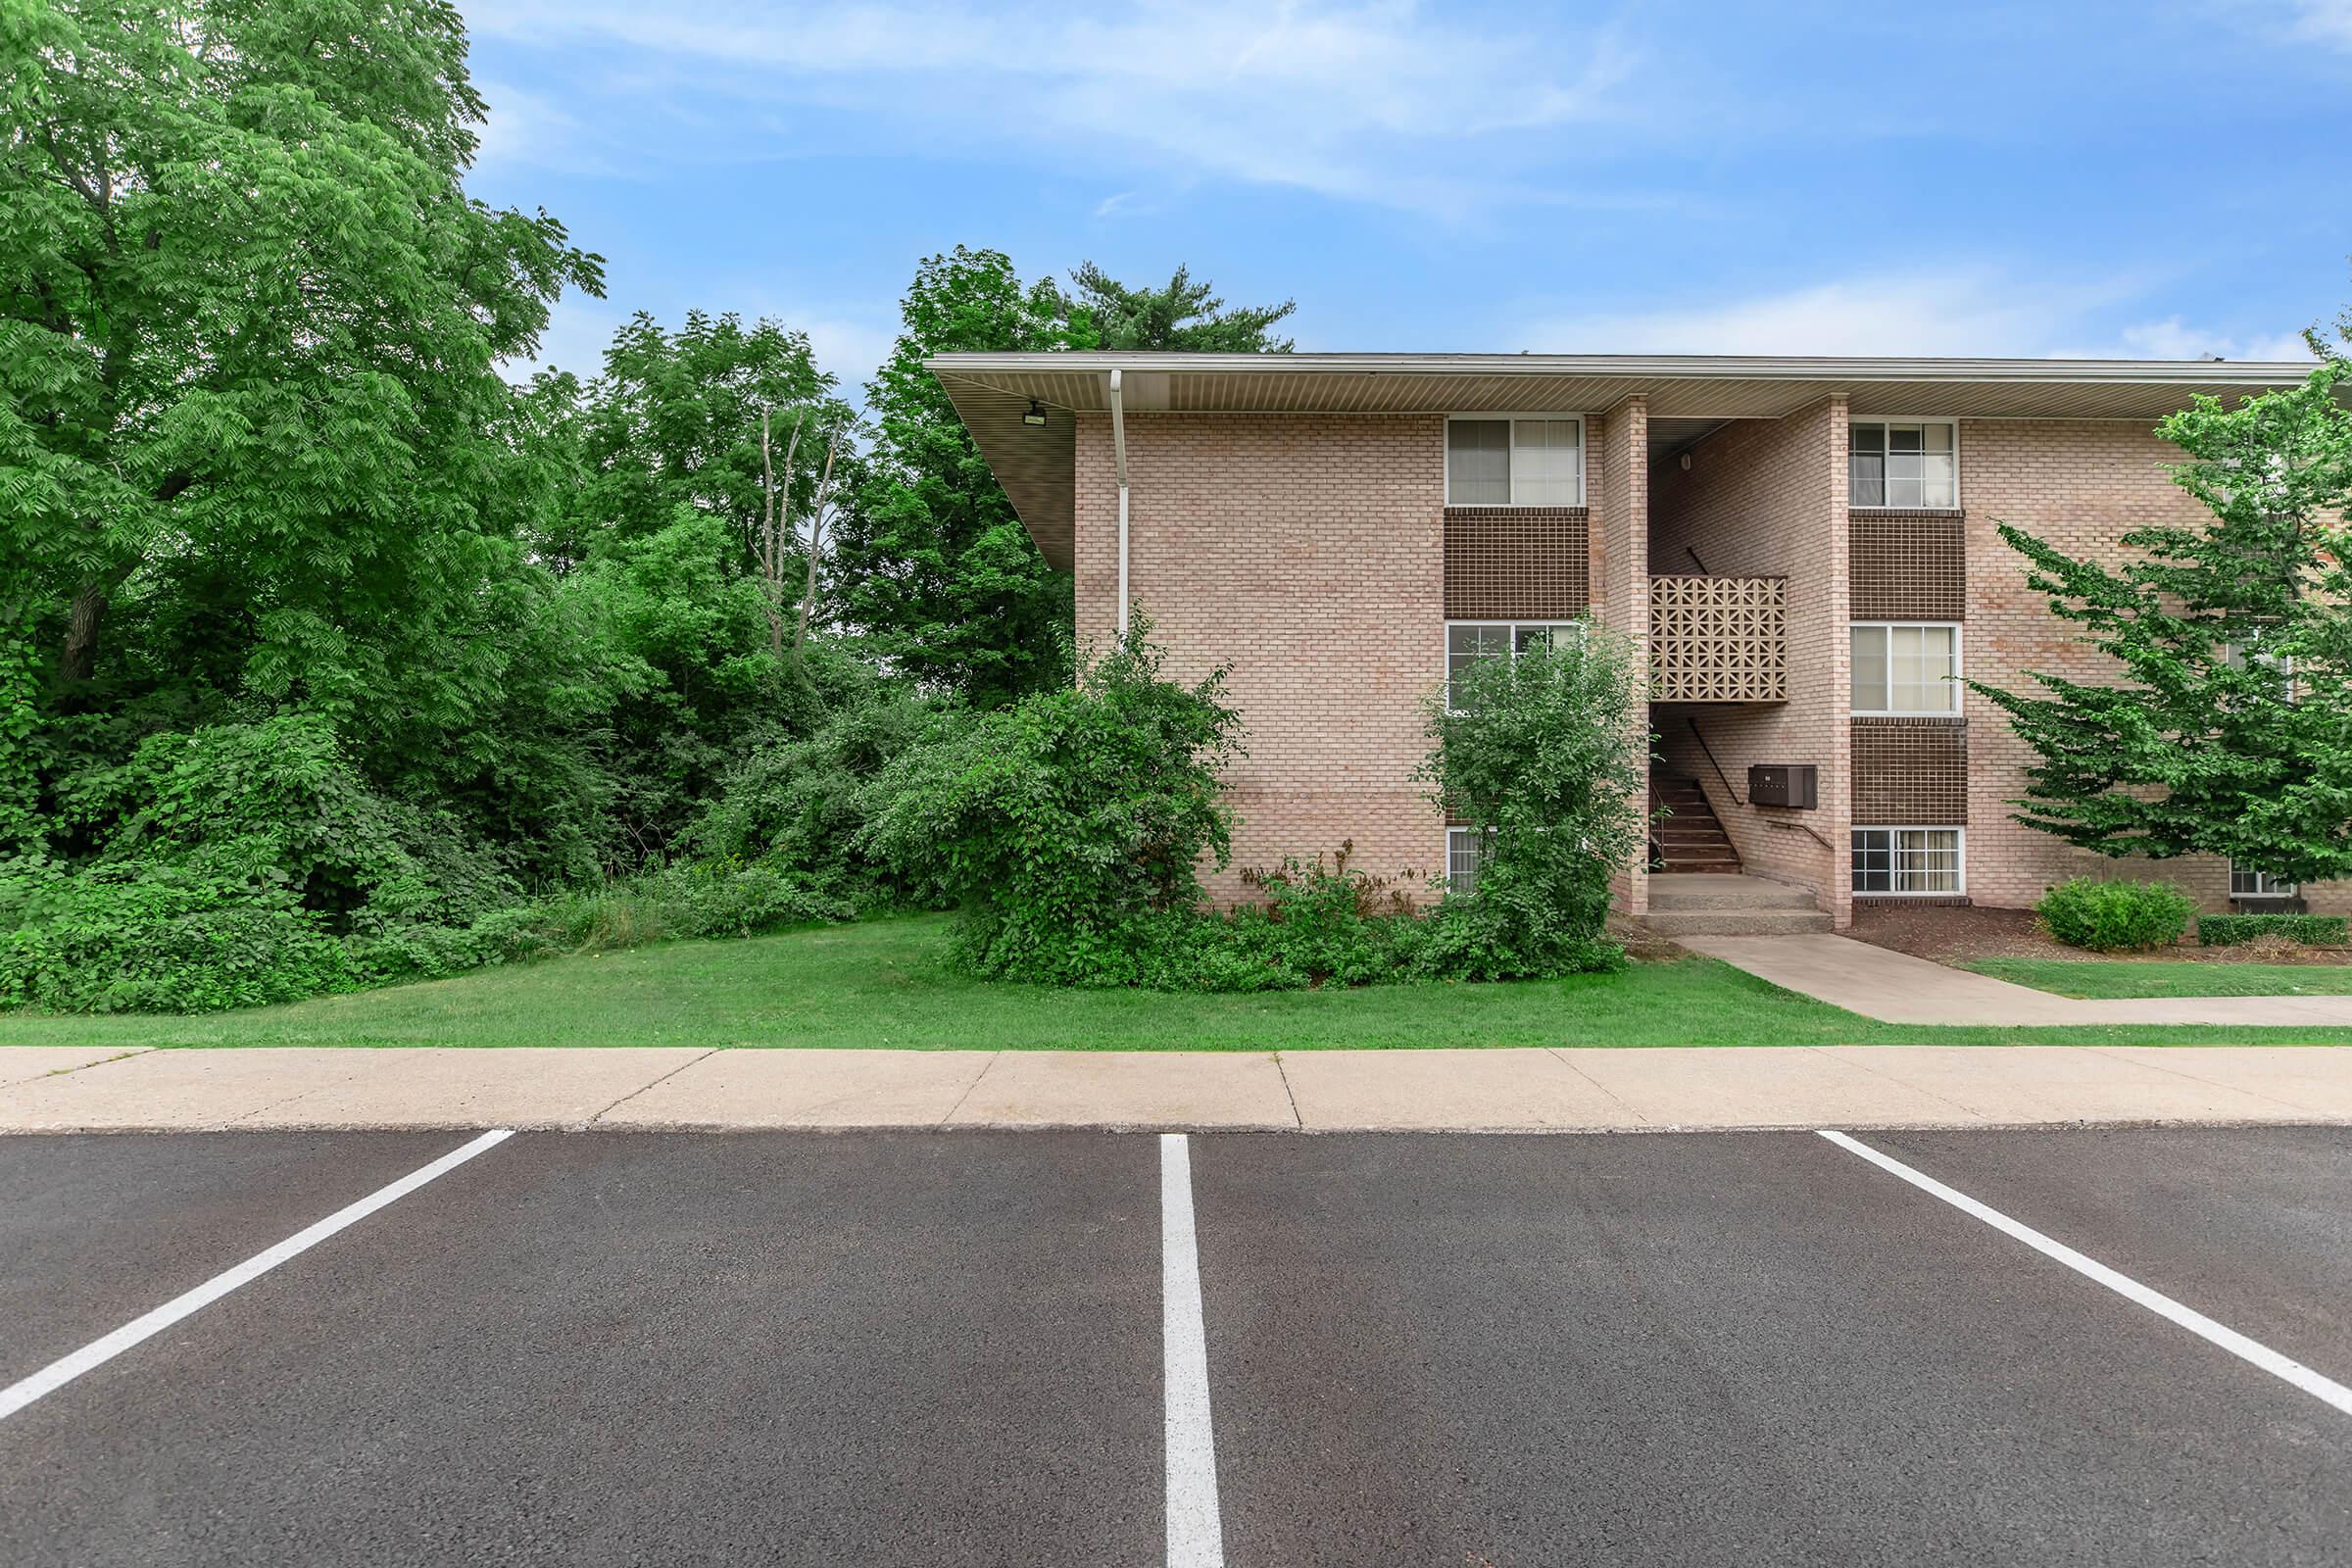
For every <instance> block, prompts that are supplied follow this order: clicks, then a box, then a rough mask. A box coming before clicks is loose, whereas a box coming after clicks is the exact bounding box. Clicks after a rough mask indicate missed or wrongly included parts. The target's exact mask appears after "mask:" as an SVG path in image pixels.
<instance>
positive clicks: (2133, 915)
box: [2034, 877, 2197, 953]
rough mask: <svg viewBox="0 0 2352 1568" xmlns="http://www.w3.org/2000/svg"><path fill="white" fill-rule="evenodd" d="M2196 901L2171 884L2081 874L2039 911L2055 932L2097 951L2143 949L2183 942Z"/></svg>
mask: <svg viewBox="0 0 2352 1568" xmlns="http://www.w3.org/2000/svg"><path fill="white" fill-rule="evenodd" d="M2196 910H2197V906H2196V902H2195V901H2194V900H2192V899H2191V898H2189V896H2188V895H2187V894H2185V893H2183V892H2181V891H2180V889H2179V888H2177V887H2174V886H2173V885H2172V884H2171V883H2169V882H2126V881H2094V880H2092V879H2091V878H2089V877H2076V878H2075V879H2074V880H2072V881H2070V882H2061V883H2059V884H2058V885H2057V886H2056V887H2054V888H2052V889H2050V890H2049V891H2048V892H2046V893H2044V894H2043V895H2042V896H2041V902H2040V903H2039V904H2036V905H2035V906H2034V913H2036V914H2038V915H2040V916H2041V923H2042V926H2043V928H2044V929H2046V930H2047V931H2048V932H2049V933H2050V935H2051V936H2053V937H2056V938H2057V939H2058V940H2059V941H2061V942H2063V943H2065V944H2066V945H2067V946H2068V947H2070V948H2087V949H2089V950H2090V951H2091V952H2093V953H2141V952H2145V951H2147V950H2148V949H2150V948H2161V947H2164V946H2166V945H2167V944H2169V943H2173V942H2178V941H2179V940H2180V933H2181V932H2182V931H2184V930H2186V929H2187V927H2188V917H2189V916H2190V915H2192V914H2194V913H2196Z"/></svg>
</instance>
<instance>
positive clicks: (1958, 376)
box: [923, 349, 2318, 386]
mask: <svg viewBox="0 0 2352 1568" xmlns="http://www.w3.org/2000/svg"><path fill="white" fill-rule="evenodd" d="M923 368H925V369H928V370H930V371H932V372H933V373H934V374H956V373H962V374H974V373H979V374H985V373H989V372H992V371H993V372H999V373H1002V372H1006V371H1017V370H1059V371H1071V370H1081V371H1096V370H1103V369H1108V370H1109V371H1110V372H1111V373H1112V374H1113V375H1116V374H1118V372H1119V371H1120V370H1121V369H1128V370H1135V371H1138V372H1144V371H1173V372H1186V371H1190V372H1194V373H1210V374H1227V375H1231V374H1246V373H1250V372H1257V373H1261V374H1272V375H1316V374H1322V375H1335V374H1354V375H1547V376H1559V375H1597V376H1630V377H1639V378H1643V379H1657V380H1691V381H1744V380H1764V381H1833V382H1844V381H1856V380H1860V381H1920V382H1971V381H1973V382H1990V383H2009V384H2017V385H2058V386H2066V385H2079V386H2096V385H2118V384H2120V385H2153V386H2194V385H2198V384H2200V383H2203V384H2213V385H2222V386H2234V385H2244V384H2248V383H2253V384H2287V383H2292V382H2299V381H2301V380H2302V379H2303V378H2304V377H2305V376H2308V375H2309V374H2310V373H2311V372H2312V371H2313V370H2314V369H2317V368H2318V365H2317V363H2316V362H2313V363H2310V364H2306V363H2303V362H2300V361H2295V362H2287V363H2280V362H2271V363H2267V364H2266V363H2258V362H2255V361H2251V360H2247V361H2231V360H2218V361H2217V360H2020V359H1963V358H1948V359H1944V358H1917V359H1896V358H1878V357H1858V356H1855V357H1849V356H1841V355H1801V356H1777V355H1724V354H1693V355H1643V354H1183V353H1139V352H1135V351H1130V350H1116V349H1079V350H1066V349H1065V350H1054V351H1050V352H1013V353H995V352H980V353H968V352H967V353H952V354H937V355H933V356H932V357H930V358H929V359H926V360H925V361H923Z"/></svg>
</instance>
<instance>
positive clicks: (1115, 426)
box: [1110, 367, 1127, 637]
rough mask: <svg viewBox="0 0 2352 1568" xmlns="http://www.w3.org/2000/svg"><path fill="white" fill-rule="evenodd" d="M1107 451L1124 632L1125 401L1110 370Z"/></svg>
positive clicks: (1114, 371)
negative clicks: (1114, 465) (1114, 472)
mask: <svg viewBox="0 0 2352 1568" xmlns="http://www.w3.org/2000/svg"><path fill="white" fill-rule="evenodd" d="M1110 450H1111V455H1112V456H1113V457H1115V458H1116V459H1117V460H1118V466H1119V635H1120V636H1121V637H1125V636H1126V635H1127V400H1126V397H1125V395H1124V394H1123V393H1122V391H1121V390H1120V385H1119V372H1118V370H1117V368H1115V367H1114V368H1112V370H1111V372H1110Z"/></svg>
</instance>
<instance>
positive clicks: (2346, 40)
mask: <svg viewBox="0 0 2352 1568" xmlns="http://www.w3.org/2000/svg"><path fill="white" fill-rule="evenodd" d="M2282 9H2283V10H2284V11H2285V13H2286V15H2287V18H2288V30H2289V31H2290V32H2291V33H2293V34H2294V35H2295V36H2296V37H2298V38H2311V39H2316V40H2317V41H2319V42H2321V43H2330V44H2334V45H2336V46H2337V47H2339V48H2344V49H2352V0H2285V3H2284V5H2283V7H2282Z"/></svg>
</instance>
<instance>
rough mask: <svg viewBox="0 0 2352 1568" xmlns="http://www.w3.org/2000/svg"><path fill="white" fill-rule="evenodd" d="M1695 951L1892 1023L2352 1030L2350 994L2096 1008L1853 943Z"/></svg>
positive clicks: (1719, 941) (1829, 939) (1727, 944)
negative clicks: (2191, 1025)
mask: <svg viewBox="0 0 2352 1568" xmlns="http://www.w3.org/2000/svg"><path fill="white" fill-rule="evenodd" d="M1675 940H1676V941H1677V942H1678V943H1680V944H1681V945H1682V946H1683V947H1686V948H1689V949H1690V950H1691V952H1692V953H1703V954H1705V955H1706V956H1708V957H1710V958H1721V959H1722V960H1723V961H1724V962H1726V963H1728V964H1731V965H1733V966H1734V967H1735V968H1740V969H1745V970H1746V971H1747V972H1748V973H1749V974H1752V975H1756V976H1758V977H1759V978H1762V979H1765V980H1769V981H1771V982H1772V983H1773V984H1774V985H1776V986H1781V987H1783V988H1785V989H1787V990H1789V991H1801V992H1803V993H1804V994H1805V995H1806V996H1808V997H1812V998H1814V999H1815V1000H1817V1001H1820V1002H1826V1003H1828V1004H1830V1005H1832V1006H1834V1007H1843V1008H1844V1009H1845V1010H1846V1011H1848V1012H1858V1013H1860V1014H1862V1016H1864V1017H1865V1018H1877V1019H1880V1020H1882V1021H1884V1022H1887V1023H1940V1024H1961V1025H1967V1024H1982V1025H1987V1026H1993V1027H2008V1026H2012V1025H2041V1024H2071V1023H2081V1024H2098V1023H2216V1024H2247V1025H2252V1026H2256V1027H2272V1026H2278V1025H2285V1024H2301V1025H2303V1026H2304V1027H2305V1028H2310V1027H2311V1026H2313V1025H2315V1024H2316V1025H2326V1026H2328V1027H2334V1028H2352V996H2346V997H2147V998H2136V999H2131V1000H2120V1001H2113V1002H2091V1001H2084V1000H2082V999H2080V998H2076V997H2057V996H2052V995H2051V994H2050V993H2048V992H2046V991H2035V990H2034V989H2033V988H2032V987H2030V986H2019V985H2011V984H2010V983H2009V982H2008V981H2006V980H1995V979H1993V978H1992V976H1990V975H1985V974H1972V973H1970V972H1969V971H1968V970H1966V969H1954V968H1951V967H1949V966H1947V965H1945V964H1940V963H1934V962H1931V961H1930V960H1928V959H1926V958H1915V957H1913V956H1911V955H1909V954H1907V953H1896V952H1894V951H1893V950H1891V949H1888V948H1879V947H1873V946H1871V944H1869V943H1867V942H1856V941H1855V940H1853V939H1852V938H1851V937H1836V936H1787V937H1678V938H1676V939H1675Z"/></svg>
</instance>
